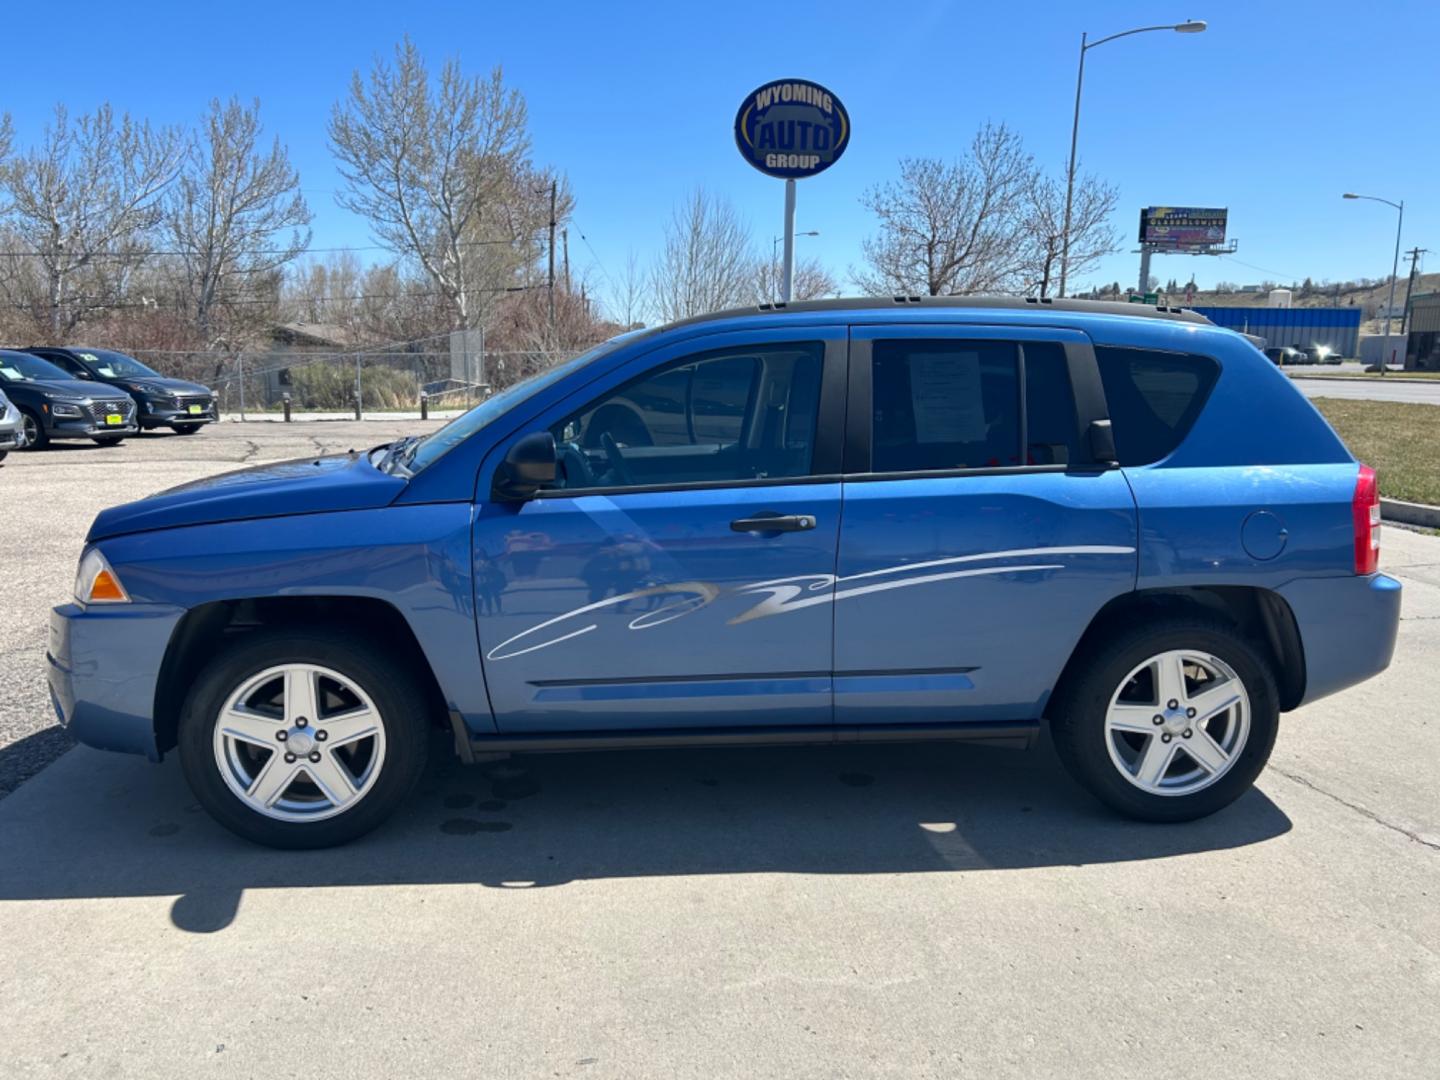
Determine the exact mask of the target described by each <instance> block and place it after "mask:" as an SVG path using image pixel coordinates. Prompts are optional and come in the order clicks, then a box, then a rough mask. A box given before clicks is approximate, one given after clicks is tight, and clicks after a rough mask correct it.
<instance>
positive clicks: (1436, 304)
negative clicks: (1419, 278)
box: [1405, 292, 1440, 371]
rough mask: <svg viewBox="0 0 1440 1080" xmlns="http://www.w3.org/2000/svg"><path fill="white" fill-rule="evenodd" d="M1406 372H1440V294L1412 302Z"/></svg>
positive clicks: (1415, 299) (1428, 295)
mask: <svg viewBox="0 0 1440 1080" xmlns="http://www.w3.org/2000/svg"><path fill="white" fill-rule="evenodd" d="M1405 370H1406V371H1440V292H1433V293H1425V294H1423V295H1421V296H1415V297H1412V298H1411V300H1410V340H1409V342H1408V344H1407V345H1406V348H1405Z"/></svg>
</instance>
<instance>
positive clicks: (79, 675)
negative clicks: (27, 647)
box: [45, 604, 185, 761]
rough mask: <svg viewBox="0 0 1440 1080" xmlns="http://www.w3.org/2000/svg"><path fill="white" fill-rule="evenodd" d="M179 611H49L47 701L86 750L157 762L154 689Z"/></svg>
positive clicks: (139, 607) (149, 607) (137, 607)
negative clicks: (48, 696)
mask: <svg viewBox="0 0 1440 1080" xmlns="http://www.w3.org/2000/svg"><path fill="white" fill-rule="evenodd" d="M184 614H185V611H184V609H183V608H178V607H170V606H168V605H160V604H123V605H116V606H114V607H101V606H97V607H92V608H83V607H81V606H80V605H79V604H65V605H62V606H61V607H57V608H55V609H53V610H52V611H51V612H50V647H49V649H48V651H47V653H46V657H45V659H46V662H47V664H48V667H49V680H50V697H51V701H52V703H53V704H54V706H55V712H56V715H57V716H58V717H59V719H60V723H61V725H62V726H64V727H65V728H66V729H67V730H68V731H69V732H70V734H71V735H73V736H74V737H75V738H76V739H78V740H79V741H80V742H83V743H85V744H86V745H88V746H94V747H98V748H99V749H101V750H119V751H122V752H124V753H127V754H144V755H145V756H146V757H148V758H150V760H152V761H159V760H160V750H159V747H158V746H157V745H156V741H155V722H154V719H153V714H154V709H155V688H156V683H157V680H158V678H159V674H160V664H161V662H162V661H163V660H164V658H165V650H166V648H167V647H168V645H169V643H170V636H171V634H172V633H173V632H174V629H175V626H176V624H178V623H179V621H180V619H181V617H183V616H184Z"/></svg>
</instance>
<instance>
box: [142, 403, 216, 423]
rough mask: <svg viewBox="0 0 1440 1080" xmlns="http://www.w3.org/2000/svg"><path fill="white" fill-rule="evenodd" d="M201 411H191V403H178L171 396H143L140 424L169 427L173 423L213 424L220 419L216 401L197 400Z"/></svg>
mask: <svg viewBox="0 0 1440 1080" xmlns="http://www.w3.org/2000/svg"><path fill="white" fill-rule="evenodd" d="M194 404H195V405H196V406H198V407H199V409H200V411H199V412H191V411H190V409H191V403H189V402H182V403H180V404H178V405H177V404H176V403H175V401H174V400H173V399H171V398H163V399H157V398H142V399H141V400H140V414H139V419H140V425H141V426H142V427H147V428H153V427H169V426H171V425H173V424H213V423H214V422H215V421H216V420H218V419H220V416H219V414H218V413H217V412H216V411H215V402H214V401H208V402H195V403H194Z"/></svg>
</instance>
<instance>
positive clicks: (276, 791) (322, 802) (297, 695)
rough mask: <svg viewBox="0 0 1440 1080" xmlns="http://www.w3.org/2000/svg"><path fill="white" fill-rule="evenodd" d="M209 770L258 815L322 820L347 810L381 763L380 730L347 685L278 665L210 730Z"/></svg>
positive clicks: (335, 675)
mask: <svg viewBox="0 0 1440 1080" xmlns="http://www.w3.org/2000/svg"><path fill="white" fill-rule="evenodd" d="M214 749H215V764H216V766H217V767H218V768H219V769H220V775H221V776H222V777H223V778H224V780H225V784H226V786H227V787H229V788H230V790H231V791H232V792H234V793H235V795H236V796H237V797H238V798H239V799H240V800H241V801H242V802H243V803H245V805H246V806H248V807H249V808H250V809H251V810H254V811H255V812H256V813H257V814H264V815H265V816H266V817H269V818H275V819H277V820H279V821H302V822H303V821H322V820H324V819H325V818H330V817H334V816H335V815H336V814H341V813H344V812H345V811H346V810H349V809H350V808H351V807H353V806H354V805H355V804H356V803H358V802H359V801H360V800H361V799H363V798H364V797H365V796H366V795H367V794H368V793H369V792H370V790H371V789H372V788H373V787H374V786H375V782H376V780H378V779H379V777H380V770H381V768H382V767H383V766H384V764H385V727H384V725H383V724H382V723H381V721H380V712H379V710H378V709H376V707H375V704H374V702H372V701H371V700H370V697H369V696H368V695H367V694H366V693H365V691H364V690H362V689H361V688H360V687H359V686H357V685H356V684H355V683H354V682H353V681H352V680H351V679H349V678H347V677H346V676H344V675H342V674H340V673H339V672H338V671H333V670H331V669H330V668H326V667H320V666H319V665H316V664H282V665H280V666H278V667H272V668H267V669H266V670H264V671H262V672H260V673H259V674H257V675H253V676H251V677H250V678H248V679H246V680H245V681H244V682H243V683H241V684H240V686H239V687H237V688H236V690H235V691H234V692H233V693H232V694H231V695H230V697H229V699H228V700H227V701H226V702H225V705H224V707H223V708H221V710H220V715H219V717H218V718H217V720H216V724H215V737H214Z"/></svg>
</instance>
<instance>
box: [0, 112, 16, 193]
mask: <svg viewBox="0 0 1440 1080" xmlns="http://www.w3.org/2000/svg"><path fill="white" fill-rule="evenodd" d="M14 137H15V129H14V127H12V126H11V123H10V114H9V113H0V181H3V179H4V173H5V162H6V161H8V160H9V158H10V143H11V140H12V139H14ZM9 209H10V205H9V203H8V202H6V201H5V189H4V185H3V183H0V214H4V213H5V212H6V211H7V210H9Z"/></svg>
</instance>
